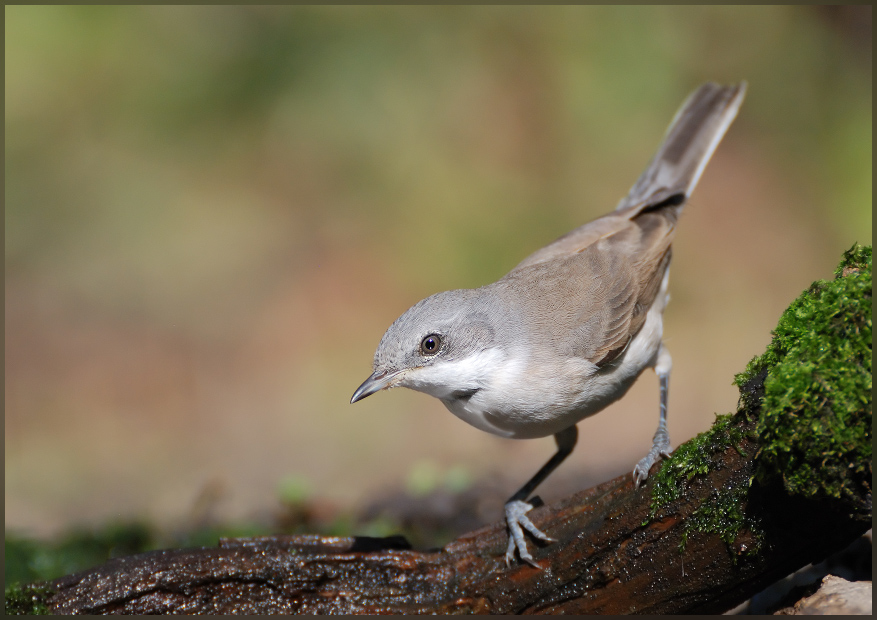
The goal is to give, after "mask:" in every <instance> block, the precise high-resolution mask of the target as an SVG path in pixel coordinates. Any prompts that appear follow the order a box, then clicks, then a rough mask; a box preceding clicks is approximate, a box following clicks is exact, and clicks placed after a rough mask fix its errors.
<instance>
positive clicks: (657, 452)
mask: <svg viewBox="0 0 877 620" xmlns="http://www.w3.org/2000/svg"><path fill="white" fill-rule="evenodd" d="M669 456H670V434H669V433H668V432H667V429H666V427H664V426H663V425H662V426H659V427H658V430H657V432H656V433H655V437H654V439H652V449H651V450H649V453H648V454H646V455H645V456H644V457H643V458H642V459H640V462H639V463H637V464H636V467H634V468H633V481H634V484H635V485H636V486H637V487H639V485H641V484H642V483H643V482H645V481H646V480H647V479H648V477H649V470H650V469H651V468H652V465H654V464H655V463H657V462H658V461H659V460H661V458H662V457H663V458H667V457H669Z"/></svg>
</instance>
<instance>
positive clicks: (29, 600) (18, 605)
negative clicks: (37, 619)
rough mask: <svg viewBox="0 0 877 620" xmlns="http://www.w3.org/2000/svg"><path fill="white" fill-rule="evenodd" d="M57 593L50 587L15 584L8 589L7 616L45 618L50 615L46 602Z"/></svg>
mask: <svg viewBox="0 0 877 620" xmlns="http://www.w3.org/2000/svg"><path fill="white" fill-rule="evenodd" d="M54 593H55V591H54V590H53V589H52V588H49V587H48V586H40V585H29V586H21V585H19V584H13V585H11V586H7V587H6V615H7V616H36V615H40V616H45V615H48V614H49V613H50V611H49V607H48V606H47V605H46V600H47V599H48V598H49V597H50V596H52V595H53V594H54Z"/></svg>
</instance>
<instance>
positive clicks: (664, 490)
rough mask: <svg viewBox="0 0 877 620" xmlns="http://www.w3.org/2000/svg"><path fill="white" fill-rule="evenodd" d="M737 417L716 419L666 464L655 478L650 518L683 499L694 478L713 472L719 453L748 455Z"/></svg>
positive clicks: (723, 416)
mask: <svg viewBox="0 0 877 620" xmlns="http://www.w3.org/2000/svg"><path fill="white" fill-rule="evenodd" d="M735 417H736V416H734V415H731V414H728V415H719V416H716V421H715V423H714V424H713V425H712V427H711V428H710V429H709V430H708V431H706V432H703V433H700V434H699V435H698V436H697V437H695V438H694V439H692V440H690V441H686V442H685V443H684V444H682V445H681V446H679V447H678V448H676V450H675V451H674V452H673V454H672V455H671V456H670V458H668V459H667V460H666V461H664V463H663V464H662V465H661V469H660V470H659V471H658V473H657V474H655V476H654V482H653V486H652V501H651V510H650V513H649V518H651V519H653V518H654V517H655V514H656V513H657V511H658V510H659V509H660V508H662V507H663V506H666V505H667V504H669V503H670V502H672V501H674V500H676V499H678V498H679V497H681V496H682V493H683V491H684V490H685V484H686V483H687V482H688V481H689V480H691V479H692V478H693V477H694V476H696V475H698V474H705V473H707V472H709V471H710V469H712V468H713V466H714V461H715V459H714V455H715V454H716V453H717V452H724V451H725V450H727V449H728V448H730V447H734V448H736V449H737V450H738V451H740V452H741V454H744V453H743V452H742V451H741V450H740V447H739V446H740V444H741V443H742V441H743V431H742V430H740V428H739V427H738V426H737V425H736V424H735Z"/></svg>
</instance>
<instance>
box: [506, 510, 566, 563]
mask: <svg viewBox="0 0 877 620" xmlns="http://www.w3.org/2000/svg"><path fill="white" fill-rule="evenodd" d="M532 509H533V506H532V504H528V503H527V502H523V501H520V500H514V501H511V502H509V503H507V504H506V505H505V519H506V523H507V524H508V527H509V546H508V549H506V554H505V563H506V566H511V563H512V561H513V560H514V559H515V549H517V550H518V555H520V556H521V559H522V560H523V561H525V562H526V563H527V564H529V565H531V566H534V567H536V568H542V567H541V566H540V565H539V563H538V562H536V560H534V559H533V556H532V555H530V552H529V551H528V550H527V541H526V540H525V539H524V530H527V531H528V532H530V533H531V534H532V535H533V536H535V537H536V538H538V539H539V540H544V541H545V542H554V539H553V538H551V537H550V536H548V535H547V534H545V533H544V532H542V531H541V530H540V529H539V528H537V527H536V526H535V525H533V522H532V521H530V519H529V517H527V513H528V512H530V511H531V510H532Z"/></svg>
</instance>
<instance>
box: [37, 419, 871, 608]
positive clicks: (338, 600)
mask: <svg viewBox="0 0 877 620" xmlns="http://www.w3.org/2000/svg"><path fill="white" fill-rule="evenodd" d="M753 424H754V422H753V418H752V417H751V416H750V415H747V414H746V413H745V412H741V413H738V415H737V416H736V417H735V418H734V427H735V428H737V429H739V430H740V431H741V433H742V439H741V440H740V441H739V442H737V443H736V447H735V446H732V447H727V448H725V449H721V450H716V451H715V452H714V453H712V454H711V455H709V458H710V468H709V471H708V472H707V473H705V474H699V475H695V476H693V477H691V478H690V479H689V480H687V482H686V483H685V488H684V492H683V493H682V495H681V496H680V497H678V498H677V499H675V500H673V501H670V502H669V503H667V504H666V505H664V506H660V507H658V508H657V509H656V510H655V512H654V514H652V501H653V500H652V490H653V489H652V486H653V484H655V476H654V475H653V476H652V477H651V478H650V479H649V481H648V482H647V483H646V484H645V485H644V486H643V487H641V488H639V489H636V488H634V486H633V482H632V479H631V476H630V475H624V476H620V477H618V478H615V479H614V480H610V481H608V482H606V483H604V484H601V485H599V486H597V487H594V488H592V489H588V490H586V491H582V492H580V493H577V494H575V495H573V496H571V497H569V498H567V499H565V500H563V501H561V502H558V503H557V504H555V505H552V506H543V507H540V508H537V509H534V510H533V511H532V512H531V513H530V515H531V517H532V520H533V522H534V523H535V524H536V526H537V527H539V528H540V529H542V530H543V531H545V532H546V533H548V534H549V535H550V536H552V537H554V538H555V539H556V540H557V542H555V543H551V544H548V545H543V544H537V543H536V542H535V541H533V540H530V545H531V549H532V550H533V552H534V557H535V558H536V559H537V560H538V561H539V562H540V564H541V566H542V569H541V570H539V569H536V568H534V567H532V566H529V565H527V564H524V563H517V562H516V563H514V564H513V565H512V566H511V567H507V566H506V564H505V560H504V554H505V549H506V544H507V541H508V534H507V532H506V528H505V525H504V523H501V522H500V523H495V524H493V525H490V526H488V527H485V528H482V529H480V530H477V531H474V532H471V533H469V534H466V535H464V536H462V537H460V538H458V539H457V540H455V541H453V542H451V543H450V544H448V545H446V546H445V547H444V548H442V549H438V550H430V551H416V550H412V549H410V548H406V547H407V546H408V545H407V543H406V542H405V540H404V539H402V538H401V537H391V538H387V539H374V538H362V537H352V538H327V537H319V536H272V537H258V538H249V539H223V540H221V541H220V543H219V546H218V547H214V548H197V549H175V550H166V551H156V552H150V553H144V554H140V555H136V556H131V557H126V558H119V559H115V560H111V561H109V562H107V563H106V564H104V565H102V566H98V567H96V568H94V569H91V570H88V571H85V572H82V573H79V574H76V575H71V576H67V577H63V578H61V579H58V580H56V581H54V582H51V583H49V584H47V585H48V586H49V595H47V596H46V598H45V603H46V604H47V606H48V609H49V611H50V612H51V613H57V614H68V613H88V614H104V613H131V614H155V613H173V614H177V613H222V614H262V613H397V614H408V613H612V614H622V613H650V614H658V613H684V612H701V613H710V612H722V611H725V610H727V609H730V608H731V607H733V606H735V605H737V604H739V603H741V602H743V601H745V600H746V599H748V598H750V597H751V596H752V595H753V594H755V593H757V592H759V591H761V590H762V589H764V588H765V587H766V586H768V585H770V584H771V583H773V582H775V581H776V580H778V579H780V578H782V577H784V576H785V575H788V574H789V573H791V572H793V571H795V570H797V569H799V568H801V567H802V566H805V565H806V564H808V563H811V562H813V563H815V562H819V561H821V560H822V559H823V558H825V557H826V556H827V555H829V554H831V553H832V552H834V551H837V550H840V549H842V548H843V547H845V546H846V545H848V544H849V543H850V542H852V541H853V540H855V538H856V537H858V536H860V535H861V534H863V533H864V532H865V531H867V530H868V529H869V528H870V527H871V509H870V505H871V499H870V488H868V489H865V490H864V491H863V496H862V497H861V498H858V500H857V501H855V502H852V503H850V502H849V501H841V500H820V501H815V500H803V499H800V498H798V497H795V496H790V495H788V494H787V493H786V492H785V491H784V490H783V489H782V487H781V486H776V487H773V486H771V487H765V486H762V485H760V484H758V483H755V484H752V485H751V486H750V481H751V480H752V479H753V471H754V469H753V459H754V457H755V454H756V451H757V446H756V445H755V443H754V441H753V439H752V433H751V432H750V431H751V430H752V427H753ZM739 436H741V435H738V437H739ZM665 464H666V463H665ZM658 467H661V465H656V466H655V467H654V468H653V474H654V472H655V471H657V469H658ZM744 488H745V489H746V492H745V493H744V494H743V495H742V496H741V497H743V500H742V501H741V502H740V504H739V507H740V508H741V510H742V511H743V513H745V516H746V523H748V524H757V527H744V528H742V529H740V530H739V531H738V532H737V533H736V535H734V536H733V539H732V540H730V542H725V541H724V540H722V537H721V536H720V535H719V534H718V533H710V532H709V531H705V532H704V531H696V530H692V529H691V527H690V525H691V523H692V521H691V519H692V515H693V514H694V513H695V511H697V510H698V508H699V507H701V506H702V505H704V504H705V503H708V502H709V501H710V500H711V498H713V499H714V498H715V497H716V493H717V492H720V491H723V490H724V491H729V490H734V489H744ZM853 504H855V505H853ZM717 516H718V517H719V518H720V519H721V518H724V517H725V516H728V515H721V514H720V515H717ZM729 518H730V517H729ZM686 524H688V525H689V527H687V526H686ZM726 538H727V537H726ZM683 541H685V544H684V545H683V544H682V543H683ZM754 549H757V552H755V553H753V552H752V550H754Z"/></svg>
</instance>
